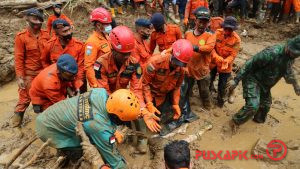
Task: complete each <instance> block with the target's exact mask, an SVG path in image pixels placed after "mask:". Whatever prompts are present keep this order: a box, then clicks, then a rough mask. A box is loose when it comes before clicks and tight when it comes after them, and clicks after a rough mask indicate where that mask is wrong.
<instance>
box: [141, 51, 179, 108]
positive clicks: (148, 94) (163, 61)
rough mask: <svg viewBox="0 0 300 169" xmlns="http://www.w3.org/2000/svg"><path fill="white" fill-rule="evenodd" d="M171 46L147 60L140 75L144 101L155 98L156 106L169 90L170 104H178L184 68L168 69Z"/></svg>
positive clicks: (162, 100) (163, 99)
mask: <svg viewBox="0 0 300 169" xmlns="http://www.w3.org/2000/svg"><path fill="white" fill-rule="evenodd" d="M171 52H172V48H170V49H168V50H165V51H163V52H162V53H161V54H157V55H154V56H153V57H152V58H151V59H150V60H149V62H148V64H147V66H146V69H145V72H144V74H143V77H142V84H143V93H144V98H145V101H146V103H149V102H153V100H155V105H156V107H157V106H159V105H161V104H162V103H163V102H164V101H165V98H166V96H167V94H168V93H169V92H172V104H173V105H179V99H180V86H181V84H182V82H183V78H184V69H183V68H182V67H177V68H176V69H174V70H172V71H171V70H170V59H171V56H172V54H171Z"/></svg>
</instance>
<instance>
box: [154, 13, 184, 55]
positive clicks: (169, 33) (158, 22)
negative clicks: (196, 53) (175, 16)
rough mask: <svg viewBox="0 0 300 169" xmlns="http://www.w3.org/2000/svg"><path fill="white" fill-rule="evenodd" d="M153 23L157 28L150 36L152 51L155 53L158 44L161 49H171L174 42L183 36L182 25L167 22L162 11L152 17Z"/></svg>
mask: <svg viewBox="0 0 300 169" xmlns="http://www.w3.org/2000/svg"><path fill="white" fill-rule="evenodd" d="M151 23H152V25H153V27H154V29H155V31H153V32H152V33H151V37H150V53H151V54H153V52H154V50H155V48H156V45H158V47H159V51H160V52H162V51H163V50H165V49H169V48H170V47H171V46H172V44H173V43H174V42H175V41H176V40H178V39H181V38H182V35H181V31H180V27H179V26H178V25H173V24H166V22H165V19H164V16H163V15H162V14H161V13H155V14H153V15H152V17H151Z"/></svg>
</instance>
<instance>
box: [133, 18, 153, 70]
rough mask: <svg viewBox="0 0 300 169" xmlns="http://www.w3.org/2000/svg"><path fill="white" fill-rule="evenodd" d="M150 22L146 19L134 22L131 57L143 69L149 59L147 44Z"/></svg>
mask: <svg viewBox="0 0 300 169" xmlns="http://www.w3.org/2000/svg"><path fill="white" fill-rule="evenodd" d="M150 26H151V22H150V21H149V20H147V19H138V20H136V21H135V30H136V32H135V34H134V37H135V48H134V49H133V51H132V56H133V57H134V58H136V59H137V60H138V61H139V63H140V65H141V67H142V68H144V67H145V65H146V63H147V61H148V59H149V58H150V57H151V54H150V48H149V42H148V41H147V39H148V38H149V36H150Z"/></svg>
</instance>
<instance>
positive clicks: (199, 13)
mask: <svg viewBox="0 0 300 169" xmlns="http://www.w3.org/2000/svg"><path fill="white" fill-rule="evenodd" d="M193 14H194V15H195V16H196V18H197V19H207V20H209V19H210V12H209V10H208V9H207V8H205V7H199V8H197V9H195V10H194V11H193Z"/></svg>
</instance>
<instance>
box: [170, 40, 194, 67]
mask: <svg viewBox="0 0 300 169" xmlns="http://www.w3.org/2000/svg"><path fill="white" fill-rule="evenodd" d="M172 49H173V56H174V57H175V58H176V59H177V60H179V61H180V62H183V63H188V62H189V60H190V59H191V57H192V56H193V53H194V51H193V45H192V44H191V42H190V41H188V40H186V39H179V40H177V41H176V42H174V43H173V45H172Z"/></svg>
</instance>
